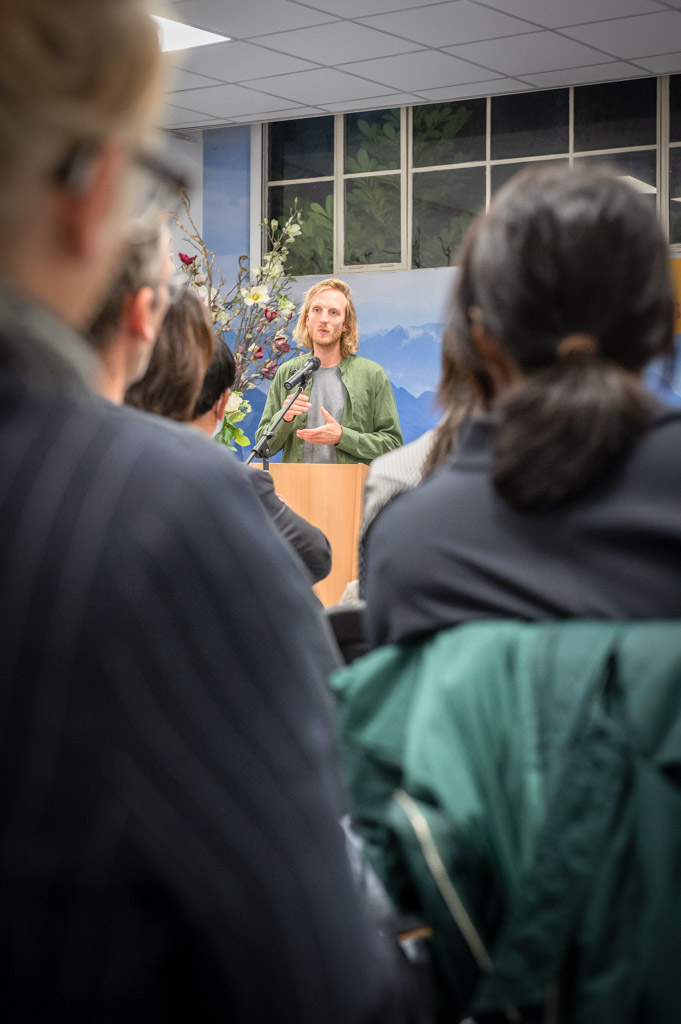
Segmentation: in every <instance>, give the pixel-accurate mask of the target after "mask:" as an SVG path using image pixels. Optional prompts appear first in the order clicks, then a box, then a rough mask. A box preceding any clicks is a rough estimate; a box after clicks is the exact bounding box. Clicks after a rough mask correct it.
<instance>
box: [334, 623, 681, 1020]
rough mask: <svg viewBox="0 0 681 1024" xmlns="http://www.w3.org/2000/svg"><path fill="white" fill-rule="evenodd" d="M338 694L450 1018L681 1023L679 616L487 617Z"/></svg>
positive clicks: (385, 862) (370, 847) (443, 1016)
mask: <svg viewBox="0 0 681 1024" xmlns="http://www.w3.org/2000/svg"><path fill="white" fill-rule="evenodd" d="M334 688H335V690H336V693H337V696H338V699H339V703H340V714H341V732H342V742H343V756H344V767H345V772H346V777H347V781H348V784H349V786H350V789H351V793H352V796H353V798H354V803H355V807H356V815H357V820H356V824H357V825H358V827H359V829H360V831H361V832H362V833H363V835H364V838H365V842H366V850H367V853H368V855H369V857H370V859H371V861H372V863H373V865H374V867H375V868H376V869H377V871H378V873H379V875H380V876H381V877H382V879H383V881H384V882H385V884H386V886H387V888H388V890H389V892H390V893H391V895H392V896H393V898H394V899H395V901H396V902H397V904H398V906H399V908H400V909H401V910H404V911H409V912H416V913H418V914H420V915H421V917H422V918H424V919H425V921H426V922H427V923H429V924H430V925H431V926H432V927H433V929H434V938H433V954H434V971H435V985H436V990H437V995H438V1011H439V1019H440V1020H441V1021H443V1022H444V1021H445V1020H446V1021H448V1022H450V1024H451V1022H452V1021H458V1020H459V1019H460V1017H461V1016H463V1015H464V1013H465V1012H469V1013H472V1015H473V1016H474V1017H475V1018H476V1020H480V1019H484V1020H487V1019H489V1020H499V1021H502V1020H523V1021H539V1020H541V1021H544V1020H553V1021H560V1022H562V1024H663V1022H665V1024H666V1022H669V1024H672V1022H675V1021H677V1020H679V1019H681V1009H680V1007H681V971H680V970H679V956H680V955H681V954H679V950H681V623H677V622H642V623H629V624H617V623H609V622H604V621H599V622H579V621H570V622H561V623H541V624H522V623H516V622H513V623H502V622H485V623H475V624H471V625H466V626H461V627H458V628H456V629H453V630H447V631H445V632H442V633H440V634H437V635H436V636H435V637H433V638H432V639H429V640H427V641H424V642H422V643H418V642H417V643H413V644H405V645H401V646H392V647H384V648H380V649H378V650H376V651H374V652H372V653H371V654H369V655H367V656H366V657H364V658H362V659H360V660H359V661H356V662H354V663H353V664H352V665H351V666H349V667H348V668H346V669H342V670H340V672H338V673H337V674H336V676H335V679H334ZM547 1006H551V1007H552V1008H553V1011H552V1012H553V1015H552V1016H551V1015H550V1016H545V1012H546V1008H547ZM457 1014H458V1016H457ZM487 1014H489V1015H490V1016H489V1017H486V1016H485V1015H487Z"/></svg>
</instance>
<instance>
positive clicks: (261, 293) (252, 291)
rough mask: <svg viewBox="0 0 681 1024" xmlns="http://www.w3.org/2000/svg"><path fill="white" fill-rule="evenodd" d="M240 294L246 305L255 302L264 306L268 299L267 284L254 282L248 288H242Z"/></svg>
mask: <svg viewBox="0 0 681 1024" xmlns="http://www.w3.org/2000/svg"><path fill="white" fill-rule="evenodd" d="M241 294H242V295H243V299H244V303H245V304H246V305H247V306H253V305H255V303H256V302H257V304H258V305H259V306H265V305H267V300H268V299H269V293H268V291H267V285H265V284H254V285H251V287H250V288H242V289H241Z"/></svg>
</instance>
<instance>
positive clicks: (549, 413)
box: [492, 353, 651, 510]
mask: <svg viewBox="0 0 681 1024" xmlns="http://www.w3.org/2000/svg"><path fill="white" fill-rule="evenodd" d="M650 407H651V399H650V396H649V395H648V394H647V392H645V391H644V390H643V388H642V387H641V385H640V383H639V382H638V379H637V378H636V377H635V376H634V375H633V374H631V373H629V372H628V371H626V370H623V369H621V367H619V366H616V365H615V364H614V363H610V362H606V361H604V360H602V359H597V358H594V357H593V356H591V355H584V354H582V353H575V354H574V355H571V356H569V357H567V358H566V359H564V360H561V361H558V362H556V363H554V364H553V365H552V366H551V367H548V368H546V369H544V370H539V371H538V372H537V373H533V374H531V375H530V376H528V377H526V378H524V381H523V382H522V383H521V384H520V385H519V386H517V387H514V388H512V389H511V390H509V391H508V392H506V393H505V394H504V395H503V396H502V397H500V399H499V401H498V403H497V405H496V407H495V408H496V411H497V413H498V428H497V440H496V445H495V449H494V456H493V464H492V479H493V481H494V486H495V488H496V489H497V491H498V493H499V494H500V495H501V496H502V497H503V498H505V500H506V501H507V502H508V503H509V504H510V505H513V506H514V507H515V508H521V509H528V510H529V509H536V510H540V509H543V508H547V507H549V506H551V505H555V504H557V503H558V502H561V501H563V500H565V499H566V498H569V497H572V496H573V495H576V494H578V493H579V492H580V491H581V490H583V489H585V488H586V487H588V486H589V485H591V484H593V483H595V482H596V481H597V480H599V479H600V478H601V477H602V476H604V475H605V474H606V473H607V472H608V470H609V469H611V468H612V467H613V466H614V465H615V464H616V463H617V461H618V460H619V459H620V458H621V457H622V456H623V455H625V454H626V452H627V451H628V450H629V448H630V447H631V444H632V443H633V441H634V440H635V438H636V437H637V436H638V435H639V434H640V433H642V431H643V429H644V427H645V424H646V420H647V419H648V415H649V410H650Z"/></svg>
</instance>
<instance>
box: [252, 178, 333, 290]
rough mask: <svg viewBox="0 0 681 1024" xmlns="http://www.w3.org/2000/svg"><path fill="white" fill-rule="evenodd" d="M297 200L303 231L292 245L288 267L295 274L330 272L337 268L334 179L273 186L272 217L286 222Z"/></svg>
mask: <svg viewBox="0 0 681 1024" xmlns="http://www.w3.org/2000/svg"><path fill="white" fill-rule="evenodd" d="M296 199H297V200H298V209H299V210H301V212H302V214H303V219H302V222H301V225H300V227H301V234H300V235H298V237H297V238H296V239H295V241H294V242H293V245H292V246H291V248H290V252H289V258H288V260H287V262H286V270H287V272H288V273H289V274H293V276H294V277H296V276H298V275H301V274H330V273H331V272H332V271H333V182H331V181H314V182H305V183H302V184H298V185H276V186H274V187H272V188H270V189H269V190H268V200H269V202H268V213H267V216H268V219H269V220H272V219H275V220H278V221H279V223H280V224H283V223H284V221H286V220H287V219H288V217H289V215H290V213H291V211H292V210H293V205H294V202H295V200H296Z"/></svg>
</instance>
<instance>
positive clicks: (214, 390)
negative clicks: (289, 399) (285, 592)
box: [192, 341, 331, 583]
mask: <svg viewBox="0 0 681 1024" xmlns="http://www.w3.org/2000/svg"><path fill="white" fill-rule="evenodd" d="M234 374H235V366H234V356H233V355H232V352H231V350H230V348H229V346H228V345H226V344H224V343H223V342H221V341H216V343H215V352H214V354H213V361H212V363H211V364H210V366H209V367H208V372H207V373H206V376H205V379H204V382H203V388H202V390H201V394H200V395H199V398H198V401H197V403H196V407H195V409H194V415H193V418H192V423H193V425H194V426H195V427H197V428H198V429H199V430H201V431H203V433H204V434H207V435H208V437H214V436H215V435H216V434H217V433H218V431H219V430H220V427H221V426H222V421H223V419H224V415H225V410H226V408H227V402H228V400H229V396H230V394H231V389H232V385H233V384H234ZM248 474H249V478H250V480H251V483H252V484H253V486H254V487H255V490H256V493H257V495H258V497H259V498H260V500H261V502H262V503H263V505H264V506H265V510H266V512H267V514H268V515H269V516H270V518H271V520H272V522H273V523H274V525H275V526H276V528H277V530H278V531H279V533H280V534H281V536H282V537H283V538H284V540H285V541H286V543H287V544H290V546H291V547H292V548H293V550H294V551H295V552H296V554H297V555H298V557H299V558H300V559H301V560H302V562H303V564H304V565H305V567H306V569H307V571H308V572H309V574H310V576H311V578H312V582H313V583H318V582H319V580H323V579H324V578H325V577H326V576H328V575H329V572H330V571H331V545H330V544H329V542H328V540H327V538H326V536H325V535H324V533H323V532H322V531H321V530H320V529H319V528H318V527H316V526H313V525H312V523H308V521H307V519H304V518H303V516H299V515H298V514H297V513H296V512H294V511H293V509H291V508H289V506H288V505H287V504H286V502H285V501H284V500H283V498H280V497H279V495H278V494H276V492H275V490H274V481H273V480H272V477H271V475H270V474H269V473H267V472H264V471H262V470H260V469H259V468H256V467H255V466H249V467H248Z"/></svg>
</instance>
